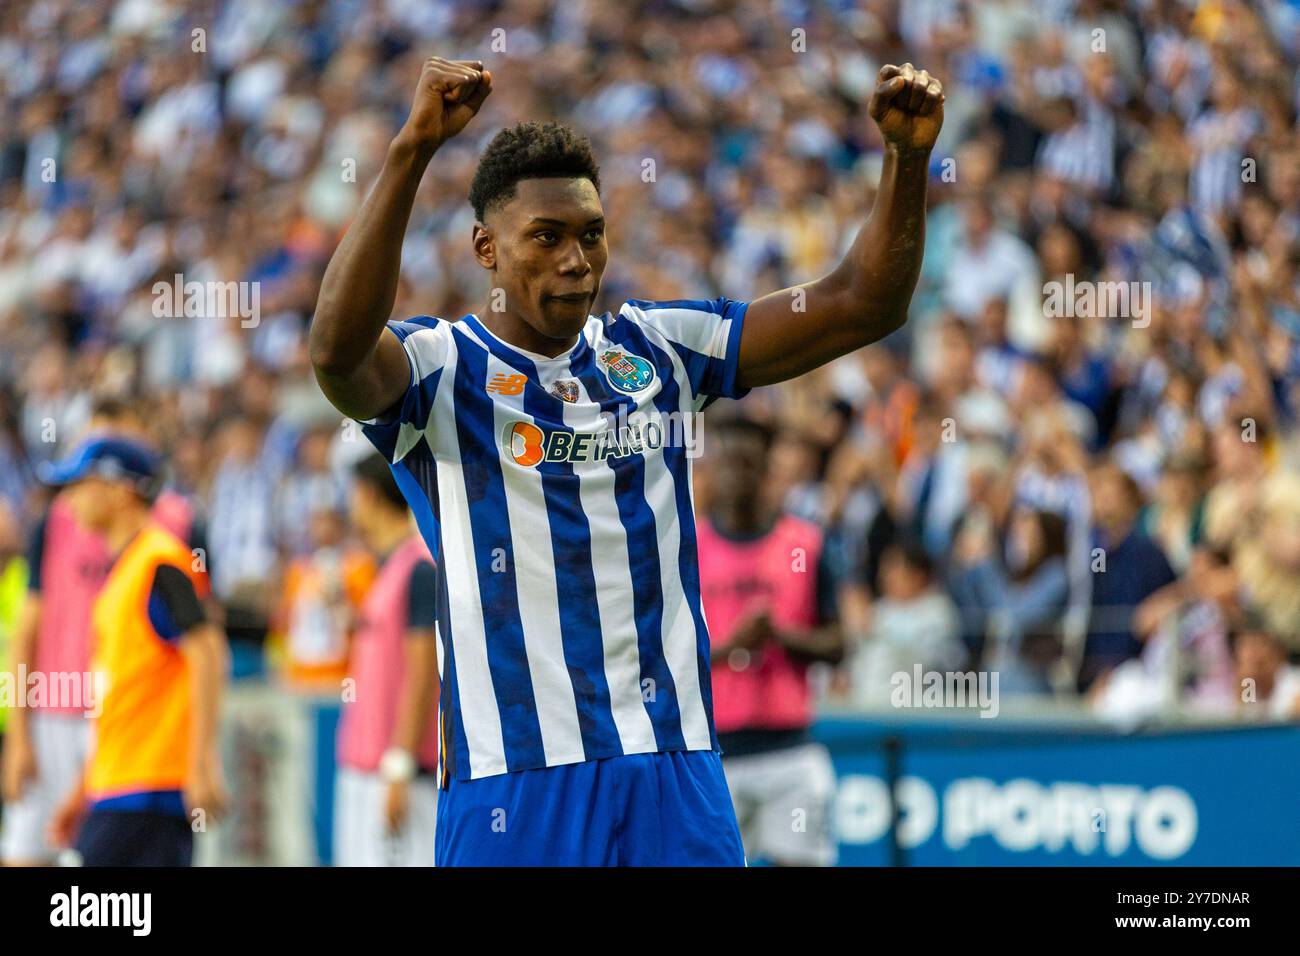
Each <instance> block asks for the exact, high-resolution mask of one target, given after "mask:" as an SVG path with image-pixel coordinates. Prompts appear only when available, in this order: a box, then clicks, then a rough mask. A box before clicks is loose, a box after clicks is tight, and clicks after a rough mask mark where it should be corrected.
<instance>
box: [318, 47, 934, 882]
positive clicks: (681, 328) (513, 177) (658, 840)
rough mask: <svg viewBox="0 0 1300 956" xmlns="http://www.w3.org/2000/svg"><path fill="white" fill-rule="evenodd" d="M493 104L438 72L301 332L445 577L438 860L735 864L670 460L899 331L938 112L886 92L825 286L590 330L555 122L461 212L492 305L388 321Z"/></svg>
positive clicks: (930, 102) (682, 488)
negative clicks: (855, 230)
mask: <svg viewBox="0 0 1300 956" xmlns="http://www.w3.org/2000/svg"><path fill="white" fill-rule="evenodd" d="M491 90H492V74H491V73H490V72H488V71H486V70H484V69H483V65H482V63H480V62H477V61H453V60H444V59H437V58H434V59H430V60H429V61H427V62H426V63H425V65H424V68H423V71H422V73H421V76H420V82H419V87H418V89H417V91H416V94H415V98H414V102H413V104H412V108H411V112H410V115H409V116H408V118H407V120H406V123H405V124H404V125H403V127H402V129H401V130H400V131H399V133H398V135H397V136H396V137H395V139H394V140H393V142H392V144H391V145H390V147H389V151H388V155H387V158H386V161H385V163H384V166H383V169H382V170H381V172H380V174H379V177H378V180H377V182H376V183H375V185H374V188H373V189H372V190H371V192H370V194H369V196H368V197H367V198H366V201H365V202H364V204H363V205H362V207H361V209H360V211H359V213H358V215H357V217H356V219H355V220H354V221H353V223H352V224H351V226H350V227H349V228H348V231H347V234H346V235H345V236H344V238H343V241H342V243H340V245H339V248H338V249H337V250H336V251H335V253H334V256H333V258H332V259H331V261H330V264H329V267H328V269H327V270H326V273H325V277H324V280H323V282H322V285H321V292H320V299H319V302H318V303H317V309H316V315H315V319H314V321H313V323H312V328H311V335H310V346H311V357H312V362H313V365H314V366H315V369H316V376H317V380H318V381H319V382H320V385H321V388H322V389H323V390H324V392H325V394H326V395H327V396H328V397H329V398H330V400H331V401H332V402H333V403H334V405H335V406H336V407H337V408H338V409H339V410H340V411H342V412H343V413H344V414H346V415H349V416H352V417H354V418H357V419H358V420H361V421H362V422H363V424H364V426H365V432H366V434H367V436H368V437H369V438H370V440H371V441H372V442H373V443H374V444H375V446H376V447H377V448H378V449H379V450H380V451H381V452H383V453H384V455H385V456H386V457H387V458H388V460H389V462H390V463H391V467H392V469H393V473H394V476H395V477H396V479H397V482H398V485H399V486H400V487H401V488H402V492H403V494H404V495H405V496H406V499H407V502H408V503H409V504H410V506H411V508H412V510H413V511H414V513H415V517H416V521H417V523H418V524H419V527H420V529H421V532H422V533H423V535H424V537H425V540H426V541H427V542H428V544H429V547H430V549H431V550H432V551H433V553H434V556H435V557H437V558H438V560H439V562H440V568H439V570H440V572H441V573H440V574H439V575H438V578H439V582H440V583H439V594H438V629H439V634H440V637H441V641H442V646H443V648H444V649H445V659H444V660H443V661H442V662H441V672H442V680H443V684H442V698H441V708H440V711H441V720H442V730H441V738H442V741H443V749H442V754H441V761H440V762H441V765H442V771H443V777H442V784H443V786H444V788H445V789H444V791H443V792H442V793H441V794H440V796H439V806H438V824H437V838H436V856H437V862H438V865H440V866H442V865H456V864H474V865H493V864H543V863H549V864H568V865H612V864H632V865H636V864H643V865H654V864H668V865H673V864H677V865H682V864H715V865H741V864H742V863H743V861H744V856H743V850H742V847H741V841H740V835H739V832H738V828H737V825H736V817H735V813H734V811H733V809H732V805H731V800H730V797H729V794H728V792H727V786H726V780H725V777H724V775H723V771H722V763H721V758H720V757H719V755H718V741H717V734H716V732H715V730H714V726H713V716H712V701H711V696H712V695H711V689H710V678H709V655H710V639H709V634H708V629H707V626H706V624H705V620H704V614H703V611H702V609H701V602H700V586H699V565H698V559H697V554H696V531H695V515H694V512H693V508H692V503H691V462H690V457H689V455H688V449H687V448H685V447H683V446H684V444H685V443H684V442H683V441H682V440H680V436H682V435H684V434H686V432H687V428H686V425H685V422H686V421H687V420H688V417H689V416H690V415H692V414H693V413H695V412H698V411H700V410H701V409H703V408H704V407H705V406H706V405H708V404H709V403H710V402H712V401H713V400H715V399H717V398H723V397H725V398H738V397H740V396H742V395H744V394H745V393H746V392H748V391H749V390H750V389H751V388H754V387H755V386H759V385H767V384H770V383H773V382H780V381H784V380H786V379H790V378H794V377H795V376H798V375H801V374H803V373H805V372H807V371H809V370H811V369H814V368H816V367H818V366H820V365H823V364H825V363H826V362H829V361H831V360H832V359H834V358H836V357H837V356H840V355H843V354H845V353H847V352H851V351H853V350H854V349H858V348H861V347H862V346H865V345H867V344H868V343H870V342H874V341H876V340H877V339H880V338H882V337H883V336H885V335H888V334H889V333H890V332H892V331H894V330H895V329H897V328H898V327H899V326H901V325H902V324H903V322H904V321H905V320H906V317H907V308H908V304H909V302H910V300H911V296H912V291H913V289H914V287H915V285H916V279H917V275H918V273H919V270H920V266H921V252H922V244H923V239H924V217H925V192H926V175H927V167H928V163H929V154H930V150H931V148H932V147H933V145H934V141H935V137H936V136H937V135H938V132H939V128H940V126H941V124H942V116H943V92H942V89H941V87H940V85H939V83H938V81H936V80H934V79H932V78H931V77H930V76H929V74H927V73H926V72H925V71H923V70H915V69H913V67H912V66H911V65H910V64H905V65H903V66H902V67H897V66H886V67H884V68H883V69H882V70H881V72H880V76H879V84H878V85H877V87H876V90H875V92H874V93H873V95H872V99H871V103H870V106H869V109H870V113H871V115H872V117H873V118H874V119H875V121H876V123H877V124H878V125H879V127H880V130H881V132H882V134H883V136H884V140H885V160H884V164H883V168H882V172H881V179H880V185H879V189H878V190H877V193H876V199H875V208H874V209H873V211H872V213H871V216H870V218H869V219H868V220H867V222H866V224H865V225H864V226H863V228H862V229H861V231H860V232H859V234H858V236H857V238H856V240H855V241H854V243H853V245H852V247H851V248H850V250H849V252H848V254H847V255H846V256H845V258H844V260H843V261H842V262H841V263H840V264H839V265H838V266H836V268H835V269H833V270H832V271H831V272H830V273H829V274H827V275H826V276H824V277H822V278H820V279H817V280H815V281H812V282H808V283H806V284H804V285H802V286H799V287H797V288H794V289H786V290H784V291H780V292H774V293H772V294H770V295H766V296H764V297H762V298H759V299H756V300H755V301H753V302H748V303H747V302H739V301H735V300H732V299H727V298H725V297H724V298H718V299H713V300H708V301H693V300H678V301H669V302H652V301H645V300H629V301H628V302H625V303H623V304H622V305H621V306H620V308H619V310H618V312H617V313H610V312H606V313H604V314H603V315H600V316H593V315H592V314H591V311H590V310H591V308H592V306H593V304H594V303H595V301H596V296H597V293H598V291H599V288H600V280H601V276H602V274H603V273H604V271H605V265H606V260H607V246H606V240H605V228H606V223H605V218H604V213H603V210H602V207H601V202H600V193H599V187H600V176H599V171H598V169H597V164H596V162H595V159H594V157H593V156H592V152H591V147H590V144H589V143H587V141H586V140H585V139H583V138H582V137H580V136H578V135H577V134H575V133H574V132H572V131H571V130H569V129H567V128H566V127H563V126H560V125H556V124H545V125H539V124H534V123H529V124H523V125H520V126H516V127H515V128H513V129H507V130H504V131H502V132H501V133H499V134H498V135H497V136H496V137H495V138H494V139H493V140H492V142H491V143H490V144H489V145H488V147H487V149H486V150H485V152H484V154H483V156H482V157H481V159H480V162H479V166H478V169H477V171H476V172H475V175H474V180H473V183H472V185H471V187H470V197H469V198H470V202H471V204H472V205H473V207H474V212H475V215H476V218H477V222H476V223H475V226H474V231H473V236H472V239H471V242H472V245H473V250H474V255H475V258H476V259H477V260H478V263H479V265H481V266H482V267H483V268H484V269H485V270H486V271H487V272H488V273H489V274H490V281H491V286H492V291H491V293H490V295H489V298H488V308H486V309H485V310H484V311H483V312H482V313H479V314H470V315H466V316H463V317H461V318H459V319H458V320H457V321H441V320H439V319H436V318H433V317H430V316H419V317H416V318H413V319H409V320H405V321H391V322H390V321H388V320H389V316H390V313H391V311H392V308H393V304H394V301H395V297H396V290H397V283H398V275H399V271H400V263H401V257H402V240H403V235H404V233H405V231H406V228H407V223H408V221H409V218H410V214H411V208H412V204H413V202H414V198H415V193H416V189H417V188H418V186H419V183H420V179H421V177H422V176H423V174H424V171H425V169H426V168H427V166H428V164H429V163H430V162H431V161H432V159H433V157H434V155H435V154H436V153H437V151H438V148H439V147H440V146H441V145H442V144H443V143H445V142H446V141H447V140H448V139H450V138H451V137H453V136H455V135H456V134H457V133H459V132H460V131H461V130H462V129H463V128H464V127H465V125H466V124H467V123H468V122H469V121H470V120H471V119H472V118H473V116H474V115H475V113H477V112H478V110H479V108H480V107H481V106H482V105H483V102H484V100H485V99H486V98H487V97H488V95H489V93H490V92H491Z"/></svg>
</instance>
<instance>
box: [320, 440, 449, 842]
mask: <svg viewBox="0 0 1300 956" xmlns="http://www.w3.org/2000/svg"><path fill="white" fill-rule="evenodd" d="M353 472H354V475H355V478H356V483H355V485H354V488H353V492H352V518H353V521H354V522H355V523H356V526H357V530H358V531H360V532H361V536H362V537H363V538H364V539H365V542H366V544H367V545H369V547H370V548H371V549H372V550H373V551H374V552H375V553H376V554H377V555H379V558H380V568H379V575H378V577H376V578H375V581H374V583H373V584H372V585H371V586H370V589H369V591H368V592H367V593H366V597H365V601H364V602H363V603H362V605H361V619H360V622H359V624H358V627H357V633H356V636H355V638H354V639H353V642H352V653H351V660H350V662H349V665H348V673H349V674H350V675H351V676H352V679H353V680H354V681H355V697H354V698H353V699H352V700H351V701H350V702H349V703H348V705H347V706H346V707H345V708H344V710H343V717H342V720H341V721H340V723H339V738H338V761H339V770H338V785H337V786H336V787H335V805H334V845H335V854H334V859H335V862H336V863H337V864H338V865H339V866H432V865H433V836H434V832H433V828H434V820H435V819H436V817H435V813H436V808H437V803H438V791H437V787H436V783H435V774H436V772H437V766H438V726H437V720H436V717H437V712H438V710H437V704H438V652H437V644H436V641H435V631H434V627H435V622H436V615H437V573H436V571H435V570H434V566H433V562H432V561H431V560H430V557H429V550H428V548H426V547H425V544H424V542H423V541H422V540H421V539H420V535H419V534H418V533H417V532H416V530H415V528H414V527H412V525H411V513H410V512H409V511H408V510H407V507H406V499H405V498H404V497H403V496H402V492H401V489H399V488H398V487H397V482H396V481H394V480H393V473H392V471H390V470H389V468H388V464H387V462H385V461H384V459H382V458H380V457H379V456H378V455H371V456H370V457H368V458H363V459H362V460H361V461H360V462H358V463H357V465H356V466H355V467H354V469H353Z"/></svg>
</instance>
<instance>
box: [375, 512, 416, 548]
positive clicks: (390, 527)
mask: <svg viewBox="0 0 1300 956" xmlns="http://www.w3.org/2000/svg"><path fill="white" fill-rule="evenodd" d="M410 536H411V525H410V523H409V522H408V521H407V518H406V515H405V514H403V515H400V516H399V517H398V518H397V519H396V520H394V521H388V520H384V521H381V522H379V523H378V526H377V527H375V528H373V529H372V530H371V532H370V534H368V535H367V536H366V538H367V541H366V543H367V544H369V545H370V548H371V550H372V551H374V552H375V553H376V554H379V555H381V556H383V557H387V556H388V555H390V554H392V553H393V552H394V551H396V550H397V549H398V547H399V546H400V545H401V544H402V542H403V541H405V540H406V539H407V538H409V537H410Z"/></svg>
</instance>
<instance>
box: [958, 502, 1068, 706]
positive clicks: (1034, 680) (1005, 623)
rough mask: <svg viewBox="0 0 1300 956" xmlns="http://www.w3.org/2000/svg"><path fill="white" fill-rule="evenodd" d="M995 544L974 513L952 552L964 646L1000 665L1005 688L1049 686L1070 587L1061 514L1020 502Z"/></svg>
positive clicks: (1043, 689)
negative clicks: (1001, 546) (1003, 547)
mask: <svg viewBox="0 0 1300 956" xmlns="http://www.w3.org/2000/svg"><path fill="white" fill-rule="evenodd" d="M995 544H996V540H995V537H994V534H993V528H992V527H991V526H990V525H989V523H988V522H987V520H975V521H971V522H968V523H967V524H966V525H965V527H964V528H963V529H962V533H961V537H960V538H959V539H958V541H957V546H956V548H955V549H954V552H953V570H954V574H953V580H952V583H951V587H952V591H953V596H954V597H955V599H956V601H957V605H958V608H959V609H960V610H961V612H962V619H963V622H964V623H963V631H964V634H963V636H964V638H965V640H966V643H967V647H968V648H970V649H971V650H973V651H974V652H975V653H976V655H977V656H978V655H981V654H982V657H983V660H984V666H985V667H987V668H988V669H990V670H995V671H998V672H999V674H1000V677H999V687H1000V689H1001V691H1002V692H1003V693H1006V694H1047V693H1050V692H1051V690H1052V684H1051V674H1050V668H1051V666H1052V665H1053V664H1054V663H1055V662H1056V661H1057V659H1058V657H1059V655H1060V653H1061V650H1062V635H1061V632H1060V627H1061V622H1062V618H1063V615H1064V613H1065V608H1066V603H1067V601H1068V598H1069V590H1070V582H1069V576H1068V574H1067V572H1066V538H1065V520H1064V519H1063V518H1062V517H1061V516H1060V515H1057V514H1053V513H1052V512H1050V511H1033V510H1031V509H1029V508H1024V507H1021V508H1017V509H1016V510H1015V511H1013V512H1012V515H1011V527H1010V529H1009V532H1008V534H1007V554H1006V555H1005V556H1003V555H999V554H995V553H994V547H995ZM1004 562H1005V563H1004ZM986 640H987V646H985V641H986Z"/></svg>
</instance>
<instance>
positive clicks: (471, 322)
mask: <svg viewBox="0 0 1300 956" xmlns="http://www.w3.org/2000/svg"><path fill="white" fill-rule="evenodd" d="M462 321H464V322H465V323H466V324H467V325H468V326H469V327H470V328H471V329H473V330H474V331H475V332H476V333H477V334H478V336H479V338H481V339H482V340H483V343H484V344H485V345H487V347H488V351H490V352H491V353H492V354H493V355H495V356H496V357H497V358H499V359H501V360H502V361H503V362H510V363H511V364H518V362H519V360H520V359H523V360H524V361H526V362H529V363H531V364H533V365H549V364H553V363H556V362H577V360H578V359H580V358H582V355H583V353H584V352H585V351H586V350H587V349H588V348H589V347H590V346H589V345H588V344H587V336H586V335H584V334H583V332H584V331H585V327H584V329H583V330H582V331H579V332H578V341H577V342H575V343H574V344H573V346H572V347H571V348H569V349H568V350H567V351H564V352H561V353H560V354H559V355H556V356H554V357H552V356H549V355H542V354H541V353H540V352H530V351H528V350H527V349H521V348H520V347H519V346H517V345H511V344H510V343H509V342H506V341H505V340H503V339H501V338H498V337H497V336H496V335H493V334H492V330H491V329H489V328H488V327H487V326H486V325H484V324H483V320H482V319H480V318H479V317H478V316H477V315H475V314H474V313H473V312H471V313H469V315H467V316H465V318H464V319H463V320H462Z"/></svg>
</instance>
